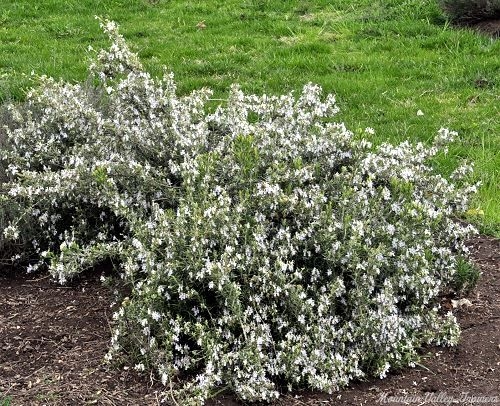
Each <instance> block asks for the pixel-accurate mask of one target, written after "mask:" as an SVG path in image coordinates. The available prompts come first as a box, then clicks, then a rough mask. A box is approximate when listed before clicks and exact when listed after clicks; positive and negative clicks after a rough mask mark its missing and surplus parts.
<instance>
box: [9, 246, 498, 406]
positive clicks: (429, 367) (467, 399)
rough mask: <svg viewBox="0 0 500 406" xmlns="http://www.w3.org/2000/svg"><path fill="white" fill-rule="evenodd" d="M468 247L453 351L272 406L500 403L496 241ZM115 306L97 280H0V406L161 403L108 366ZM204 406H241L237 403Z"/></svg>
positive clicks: (432, 352)
mask: <svg viewBox="0 0 500 406" xmlns="http://www.w3.org/2000/svg"><path fill="white" fill-rule="evenodd" d="M470 245H471V247H472V252H473V257H474V260H475V262H476V263H477V264H478V265H479V266H480V268H481V271H482V277H481V279H480V281H479V283H478V286H477V287H476V289H475V290H474V291H472V292H471V293H470V294H469V296H468V299H469V300H470V303H471V304H472V305H469V306H467V305H464V306H462V307H460V308H457V309H455V310H454V312H455V313H456V315H457V317H458V318H459V320H460V324H461V326H462V330H463V332H462V339H461V342H460V344H459V345H458V346H457V347H453V348H426V349H424V350H423V351H422V360H421V362H420V363H419V365H417V366H416V367H415V368H409V369H405V370H402V371H398V372H394V373H392V374H391V375H390V376H388V377H387V378H386V379H384V380H378V379H374V380H371V381H367V382H356V383H354V384H352V385H351V386H350V387H349V388H347V389H346V390H343V391H341V392H339V393H336V394H333V395H326V394H319V393H311V392H295V393H292V394H287V395H284V396H283V397H282V398H281V399H280V400H279V401H278V402H276V404H275V405H280V406H285V405H290V406H303V405H310V406H318V405H365V404H367V405H368V404H377V403H379V404H393V405H396V404H400V405H403V404H415V405H418V404H421V405H423V404H425V405H434V404H436V405H437V404H450V403H451V402H453V403H452V404H454V405H465V404H469V405H470V404H489V405H492V404H500V298H499V295H500V266H499V264H500V241H499V240H495V239H492V238H488V237H480V238H476V239H474V240H472V241H471V242H470ZM111 301H112V299H111V294H110V292H109V290H108V289H107V288H105V287H103V286H102V285H101V283H100V282H99V280H98V275H96V276H94V277H90V278H86V279H85V280H82V281H81V282H79V283H78V284H77V285H75V286H70V287H62V286H59V285H57V284H55V283H54V282H52V281H51V280H50V278H48V277H40V275H38V276H31V277H30V276H27V275H22V274H19V273H16V274H12V273H10V274H5V273H4V274H0V405H1V404H2V399H4V398H6V397H10V398H11V405H12V406H15V405H86V404H97V405H156V404H158V396H157V393H158V390H160V389H161V387H160V386H158V383H153V380H152V379H151V377H149V376H138V375H137V374H136V373H135V372H134V371H132V370H130V369H120V370H116V369H112V368H110V367H108V366H106V365H105V364H104V363H103V357H104V355H105V354H106V351H107V348H108V345H109V339H110V331H111V327H110V325H109V320H110V317H111V313H112V310H111V308H110V303H111ZM480 396H482V397H483V399H478V397H480ZM472 397H476V398H475V399H473V398H472ZM495 397H496V399H495ZM495 401H496V403H495ZM207 404H209V405H214V406H215V405H220V406H231V405H241V403H239V402H238V401H237V400H236V399H235V398H234V397H232V396H231V395H221V396H219V397H218V398H217V399H215V400H212V401H210V402H208V403H207Z"/></svg>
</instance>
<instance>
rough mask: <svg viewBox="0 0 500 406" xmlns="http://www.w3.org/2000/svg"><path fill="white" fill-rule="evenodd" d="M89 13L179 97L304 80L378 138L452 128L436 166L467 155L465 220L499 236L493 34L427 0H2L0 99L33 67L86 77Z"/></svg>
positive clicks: (95, 33) (498, 46) (499, 140)
mask: <svg viewBox="0 0 500 406" xmlns="http://www.w3.org/2000/svg"><path fill="white" fill-rule="evenodd" d="M96 14H97V15H101V16H104V17H107V18H110V19H113V20H115V21H117V22H118V23H119V24H120V25H121V30H122V33H123V34H124V36H125V37H126V38H127V40H128V42H129V44H130V45H131V46H132V48H133V49H134V50H136V51H137V52H138V53H139V55H140V57H141V58H142V60H143V62H145V65H146V66H147V67H148V69H149V70H150V71H151V72H152V73H156V74H160V73H161V71H162V68H161V67H162V65H165V66H167V68H168V69H169V70H172V71H174V72H175V74H176V78H177V81H178V83H179V91H180V92H181V93H185V92H188V91H190V90H192V89H194V88H199V87H202V86H208V87H211V88H212V89H213V90H214V91H215V97H217V98H224V95H225V94H226V92H227V89H228V87H229V85H230V84H231V83H233V82H238V83H240V84H241V85H242V87H243V89H244V90H245V91H248V92H257V93H263V92H266V93H274V94H275V93H283V92H287V91H291V90H298V89H300V88H301V87H302V85H303V84H304V83H306V82H309V81H311V82H315V83H318V84H320V85H321V86H323V88H324V89H325V91H327V92H333V93H335V94H336V95H337V97H338V100H339V104H340V106H341V108H342V112H341V113H340V115H339V117H338V119H339V120H342V121H344V122H345V123H346V124H347V126H348V127H349V128H351V129H354V130H356V129H358V128H365V127H373V128H374V129H375V130H376V135H375V142H381V141H397V140H403V139H407V138H408V139H411V140H414V141H416V140H422V141H427V140H429V139H431V138H432V137H433V136H434V134H435V133H436V131H437V130H438V129H439V128H440V127H441V126H446V127H449V128H451V129H454V130H456V131H458V132H459V134H460V137H459V139H458V142H457V143H456V144H455V145H454V146H453V147H452V148H451V150H450V153H449V154H448V156H447V157H442V158H440V159H439V160H438V167H439V169H440V170H441V171H442V172H444V173H447V172H450V171H451V169H452V168H453V167H454V165H456V164H457V163H458V162H459V160H460V159H462V158H467V159H469V160H471V161H473V162H474V163H475V165H476V171H475V175H474V176H475V179H477V180H480V181H481V182H482V187H481V189H480V193H479V196H478V198H477V201H476V202H475V207H477V208H478V210H476V211H475V212H476V215H475V216H474V221H476V222H478V223H479V224H480V225H481V228H482V229H483V231H485V232H487V233H489V234H493V235H496V236H500V199H499V198H498V196H500V193H499V179H500V173H499V172H500V156H499V154H498V151H499V149H500V119H499V117H500V93H499V88H500V58H499V57H498V56H499V54H500V42H499V41H498V40H493V39H491V38H488V37H486V36H482V35H480V34H476V33H474V32H472V31H469V30H466V29H456V28H452V27H451V26H450V25H449V24H448V23H447V22H446V20H445V18H444V17H443V15H442V13H441V11H440V9H439V7H438V6H437V4H436V2H435V1H434V0H379V1H375V2H374V1H372V0H352V1H345V0H328V1H324V0H315V1H286V2H284V1H280V0H240V1H235V0H224V1H218V0H217V1H216V0H199V1H196V2H195V1H182V0H149V1H148V0H67V1H64V2H61V1H57V0H38V1H36V2H33V1H32V0H3V1H2V5H1V6H0V100H7V99H14V100H22V98H23V95H24V92H25V90H26V89H27V88H28V87H29V86H30V84H31V83H30V80H29V74H30V72H31V71H35V72H36V73H38V74H47V75H50V76H54V77H62V78H64V79H67V80H72V81H80V80H83V79H84V78H85V77H86V74H87V73H86V63H87V56H88V53H87V47H88V46H89V45H92V46H93V47H94V48H96V49H97V48H99V47H102V46H106V44H107V42H106V38H105V36H104V34H103V33H102V32H101V31H100V30H99V27H98V24H97V22H96V21H95V20H94V16H95V15H96ZM200 22H203V24H199V23H200ZM203 26H204V27H205V28H201V27H203ZM418 110H421V111H422V112H423V113H424V114H423V115H417V111H418ZM482 212H484V215H481V213H482Z"/></svg>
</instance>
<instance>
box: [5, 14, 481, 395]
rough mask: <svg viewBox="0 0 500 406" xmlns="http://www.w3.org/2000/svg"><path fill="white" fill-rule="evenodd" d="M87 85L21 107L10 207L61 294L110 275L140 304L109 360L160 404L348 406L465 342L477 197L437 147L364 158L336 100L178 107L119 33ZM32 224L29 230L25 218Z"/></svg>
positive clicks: (9, 162) (111, 28)
mask: <svg viewBox="0 0 500 406" xmlns="http://www.w3.org/2000/svg"><path fill="white" fill-rule="evenodd" d="M101 24H102V27H103V29H104V30H105V32H107V33H108V34H109V36H110V38H111V40H112V45H111V47H110V48H109V49H108V50H102V51H100V52H98V53H96V56H95V59H94V62H93V63H92V64H91V66H90V73H91V74H90V79H89V81H88V83H86V84H83V85H80V84H69V83H66V82H63V81H56V80H53V79H51V78H47V77H40V78H39V82H40V83H39V85H38V86H37V87H36V88H34V89H33V90H31V92H30V93H29V94H28V97H27V102H26V104H25V105H23V106H21V107H16V106H11V107H10V108H9V109H10V113H11V117H12V120H13V123H12V124H11V125H9V126H6V127H5V128H4V130H3V131H5V132H6V134H7V137H8V140H9V148H5V149H4V150H2V165H4V167H5V168H6V171H7V174H8V176H9V180H5V181H4V182H3V184H2V186H1V187H2V190H3V191H5V195H4V196H6V197H5V199H7V200H8V203H9V205H10V206H13V207H14V206H15V207H17V208H18V212H19V213H21V214H20V215H19V216H18V218H15V219H13V220H12V222H11V223H9V224H8V225H5V229H4V236H5V238H10V239H14V240H15V239H16V238H20V235H23V230H24V228H23V227H22V224H23V222H19V221H17V220H18V219H19V218H21V217H22V218H23V219H25V220H24V223H25V224H30V227H31V229H30V233H31V237H30V238H31V239H32V240H33V241H32V249H31V253H30V255H33V254H37V255H38V256H39V260H38V261H36V262H31V263H30V265H29V267H28V268H29V270H34V269H37V268H39V267H40V266H48V269H49V270H50V272H51V273H52V275H53V276H54V277H56V278H57V279H58V280H59V281H60V282H61V283H64V282H65V281H67V280H68V279H70V278H72V277H74V276H75V275H78V274H79V273H81V272H82V271H83V270H84V269H86V268H88V267H91V266H93V265H95V264H97V263H99V262H101V261H103V260H105V259H108V258H113V259H114V261H113V263H115V264H117V265H116V267H117V272H118V273H119V274H120V275H121V277H122V279H123V280H124V281H125V283H127V284H128V286H129V288H130V294H129V295H128V296H127V297H126V298H122V299H123V300H122V302H121V306H120V308H119V310H118V311H117V312H116V313H115V315H114V330H113V336H112V342H111V348H110V351H109V354H108V356H107V359H108V360H110V361H111V360H114V359H120V360H122V359H123V358H124V357H125V359H126V360H127V361H128V362H131V363H133V365H135V368H136V369H137V370H140V371H154V372H155V373H156V374H157V376H158V377H159V379H160V380H161V381H162V383H163V384H164V385H165V387H166V390H165V394H164V396H165V398H166V399H167V398H168V397H169V396H173V397H174V398H175V399H176V401H178V402H180V403H181V404H202V403H203V401H204V400H206V399H207V398H209V397H210V396H212V395H213V394H214V392H215V391H216V390H219V389H221V388H229V389H230V390H232V391H234V392H235V393H236V394H237V395H238V396H239V397H241V398H242V399H247V400H270V399H273V398H276V397H277V396H278V395H279V392H280V391H281V390H283V389H285V388H290V389H291V388H296V387H310V388H314V389H318V390H322V391H327V392H331V391H335V390H337V389H339V388H340V387H342V386H345V385H346V384H347V383H348V382H349V381H351V380H352V379H354V378H359V377H364V376H367V375H377V376H380V377H384V376H385V374H386V373H387V371H388V370H389V369H391V368H397V367H400V366H405V365H411V364H412V363H413V362H414V361H415V360H416V359H417V349H418V348H419V347H420V346H422V345H423V344H426V343H437V344H449V345H453V344H455V343H457V340H458V337H459V328H458V325H457V323H456V320H455V318H454V316H453V315H452V314H451V313H449V314H444V313H442V312H441V311H440V309H439V301H438V295H439V293H440V292H441V291H442V290H443V289H445V288H446V287H447V286H448V284H449V283H450V281H451V279H452V277H453V274H454V272H455V270H456V267H457V264H462V263H463V261H465V260H466V256H467V250H466V247H465V246H464V240H465V239H466V238H467V236H468V235H469V234H470V233H471V232H473V228H472V227H470V226H464V225H462V224H460V223H458V222H456V221H454V216H455V215H456V214H459V213H462V212H465V211H466V210H467V205H468V199H469V195H470V194H471V193H473V192H474V191H475V189H476V186H474V185H469V184H467V183H466V182H465V180H464V178H465V175H466V174H467V173H468V172H469V170H470V167H468V166H462V167H460V168H458V169H457V170H456V171H455V172H454V174H453V176H452V178H450V179H447V178H445V177H443V176H441V175H440V174H438V173H436V172H435V171H434V170H433V168H432V165H431V164H430V162H431V160H432V158H433V157H434V156H435V155H436V154H438V153H441V152H442V151H445V150H446V143H447V142H449V141H450V140H451V139H452V138H453V136H454V135H455V133H453V132H451V131H448V130H446V129H441V130H439V132H438V134H437V136H436V138H435V140H434V143H433V144H432V145H428V146H426V145H423V144H421V143H419V144H415V145H413V144H411V143H409V142H403V143H401V144H399V145H390V144H383V145H379V146H376V147H374V146H372V145H371V144H370V142H368V141H367V137H369V135H370V133H372V131H373V130H372V129H370V128H368V129H366V130H365V132H364V133H360V134H354V133H353V132H351V131H349V130H348V129H347V128H346V127H345V126H344V124H341V123H336V122H334V121H333V119H332V118H333V117H334V115H335V113H336V112H337V110H338V109H337V106H336V104H335V98H334V97H333V96H332V95H327V96H326V97H322V95H321V88H320V87H319V86H316V85H312V84H308V85H306V86H304V88H303V91H302V93H301V94H299V95H297V96H294V95H293V94H288V95H281V96H268V95H262V96H256V95H246V94H244V93H243V92H242V91H241V90H240V88H238V86H236V85H235V86H233V87H232V88H231V89H230V92H229V97H228V100H227V103H224V104H223V105H220V106H218V107H217V108H216V109H213V110H212V111H211V112H207V111H208V109H207V108H206V103H207V102H208V101H209V100H210V97H211V93H210V91H209V90H207V89H202V90H198V91H194V92H192V93H191V94H189V95H187V96H183V97H180V96H178V95H177V94H176V87H175V82H174V80H173V77H172V75H170V74H165V76H164V77H163V78H161V79H157V78H152V77H151V76H150V75H149V74H148V73H146V72H145V71H144V70H143V68H142V66H141V64H140V61H139V60H138V58H137V56H136V55H135V54H133V53H132V52H131V51H130V50H129V48H128V47H127V44H126V43H125V41H124V39H123V37H122V36H121V35H120V34H119V33H118V30H117V27H116V25H115V24H114V23H113V22H110V21H101ZM26 219H27V220H26Z"/></svg>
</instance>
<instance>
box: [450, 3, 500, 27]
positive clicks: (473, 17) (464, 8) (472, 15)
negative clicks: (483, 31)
mask: <svg viewBox="0 0 500 406" xmlns="http://www.w3.org/2000/svg"><path fill="white" fill-rule="evenodd" d="M440 4H441V7H442V8H443V10H444V11H445V13H446V14H447V16H448V17H449V18H450V20H451V21H453V22H455V23H458V24H466V25H467V24H474V23H478V22H480V21H485V20H494V19H500V0H440Z"/></svg>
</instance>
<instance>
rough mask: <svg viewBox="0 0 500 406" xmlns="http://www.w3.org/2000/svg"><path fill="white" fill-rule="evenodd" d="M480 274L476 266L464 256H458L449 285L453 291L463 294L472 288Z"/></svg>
mask: <svg viewBox="0 0 500 406" xmlns="http://www.w3.org/2000/svg"><path fill="white" fill-rule="evenodd" d="M480 275H481V274H480V272H479V269H478V268H477V266H475V265H474V264H472V263H471V262H470V261H467V260H465V259H464V258H459V260H458V261H457V268H456V272H455V274H454V275H453V280H452V281H451V284H450V286H451V288H452V289H453V290H455V292H457V293H459V294H460V295H463V294H465V293H468V292H470V291H471V290H472V289H474V287H475V286H476V284H477V281H478V280H479V277H480Z"/></svg>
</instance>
